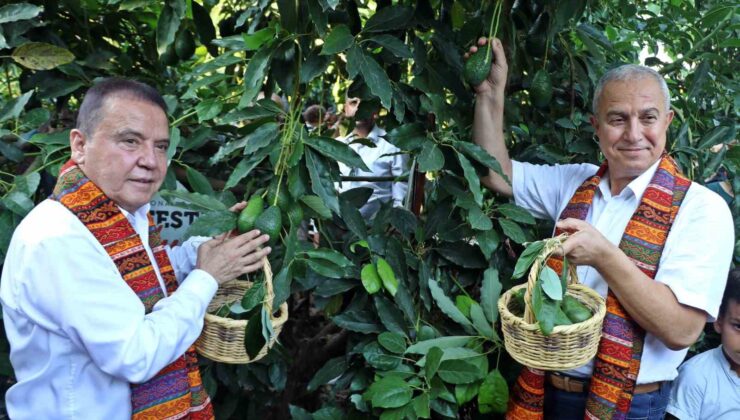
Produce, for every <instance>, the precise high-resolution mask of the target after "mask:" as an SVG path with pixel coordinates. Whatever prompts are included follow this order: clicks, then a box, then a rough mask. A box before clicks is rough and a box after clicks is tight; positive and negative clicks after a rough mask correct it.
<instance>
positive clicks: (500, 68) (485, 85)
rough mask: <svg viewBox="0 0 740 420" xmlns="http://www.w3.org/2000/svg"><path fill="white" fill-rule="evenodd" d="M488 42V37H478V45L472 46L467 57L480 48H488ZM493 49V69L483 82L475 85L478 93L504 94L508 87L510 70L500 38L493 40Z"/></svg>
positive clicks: (474, 87)
mask: <svg viewBox="0 0 740 420" xmlns="http://www.w3.org/2000/svg"><path fill="white" fill-rule="evenodd" d="M486 42H488V38H484V37H481V38H478V46H475V45H473V46H471V47H470V50H469V51H468V53H467V54H465V58H466V59H467V58H468V57H470V55H472V54H473V53H475V52H476V51H478V48H486ZM491 47H492V48H491V51H492V52H493V60H492V63H491V71H490V72H489V73H488V77H487V78H486V79H485V80H484V81H483V82H481V84H479V85H478V86H473V90H475V93H476V94H483V95H491V94H502V95H503V93H504V88H505V87H506V74H507V72H508V64H507V63H506V54H504V46H503V45H502V44H501V41H500V40H499V39H498V38H494V39H493V40H492V41H491Z"/></svg>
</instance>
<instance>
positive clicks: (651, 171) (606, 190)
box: [599, 158, 662, 198]
mask: <svg viewBox="0 0 740 420" xmlns="http://www.w3.org/2000/svg"><path fill="white" fill-rule="evenodd" d="M661 160H662V158H660V159H658V160H657V161H656V162H655V163H653V165H652V166H650V167H649V168H648V169H647V170H646V171H645V172H643V173H642V174H641V175H640V176H638V177H637V178H635V179H633V180H632V181H631V182H630V183H629V184H627V186H626V187H625V188H624V190H622V192H621V193H620V194H619V195H621V194H624V191H629V192H631V193H632V194H633V195H634V196H635V197H642V194H643V193H645V190H646V189H647V186H648V184H650V180H651V179H653V175H655V171H657V170H658V165H660V161H661ZM599 190H600V191H601V194H602V195H603V196H604V197H605V198H610V197H611V196H612V192H611V188H610V187H609V172H608V171H607V173H606V174H605V175H604V176H603V177H601V182H600V183H599Z"/></svg>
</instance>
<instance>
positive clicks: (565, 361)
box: [498, 252, 606, 370]
mask: <svg viewBox="0 0 740 420" xmlns="http://www.w3.org/2000/svg"><path fill="white" fill-rule="evenodd" d="M549 254H550V252H547V253H546V255H547V256H549ZM545 260H546V258H537V260H535V262H534V264H533V265H532V269H531V270H530V272H529V277H528V279H527V283H526V284H521V285H519V286H515V287H512V288H511V289H509V290H508V291H507V292H506V293H504V294H503V295H502V296H501V298H500V299H499V301H498V310H499V314H500V316H501V329H502V331H503V333H504V345H505V346H506V351H507V352H509V354H510V355H511V357H513V358H514V360H516V361H517V362H519V363H521V364H523V365H525V366H528V367H531V368H536V369H542V370H567V369H573V368H576V367H579V366H583V365H584V364H586V363H588V361H589V360H591V359H592V358H593V357H594V356H596V351H597V350H598V346H599V340H600V339H601V324H602V322H603V320H604V316H605V315H606V304H605V302H604V298H602V297H601V295H599V294H598V293H596V292H595V291H594V290H593V289H591V288H589V287H586V286H584V285H582V284H579V283H578V276H577V275H576V271H575V268H574V266H573V265H570V266H569V270H568V287H567V290H566V294H567V295H570V296H572V297H574V298H576V299H577V300H578V301H580V302H581V303H582V304H583V305H585V306H586V307H587V308H588V309H589V310H590V311H591V313H593V314H594V315H593V316H592V317H591V318H589V319H587V320H585V321H583V322H579V323H577V324H572V325H558V326H556V327H555V328H553V330H552V333H550V335H548V336H545V335H543V334H542V332H541V331H540V327H539V325H538V324H537V322H536V321H535V319H534V315H533V314H532V311H531V309H530V306H531V298H530V294H531V290H532V288H533V287H534V285H535V284H536V283H535V282H536V280H537V273H538V272H539V266H540V265H541V264H543V262H544V261H545ZM524 287H526V288H527V291H526V292H525V294H524V301H525V306H526V307H525V311H524V312H525V313H524V317H523V318H522V317H519V316H516V315H514V314H513V313H512V312H511V311H510V310H509V303H510V302H511V297H512V296H513V293H514V291H516V290H518V289H521V288H524Z"/></svg>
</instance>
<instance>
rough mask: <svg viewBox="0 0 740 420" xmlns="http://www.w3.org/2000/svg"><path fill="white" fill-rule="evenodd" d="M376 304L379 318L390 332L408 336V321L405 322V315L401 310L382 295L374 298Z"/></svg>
mask: <svg viewBox="0 0 740 420" xmlns="http://www.w3.org/2000/svg"><path fill="white" fill-rule="evenodd" d="M373 300H374V303H375V309H376V310H377V313H378V318H380V322H381V323H382V324H383V326H384V327H385V328H387V329H388V331H391V332H394V333H397V334H401V335H404V336H405V335H406V321H405V320H404V317H403V313H402V312H401V310H400V309H399V308H398V307H397V306H396V305H394V304H393V302H391V300H389V299H388V298H386V297H385V296H382V295H375V296H374V297H373Z"/></svg>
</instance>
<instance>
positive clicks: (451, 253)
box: [437, 241, 488, 268]
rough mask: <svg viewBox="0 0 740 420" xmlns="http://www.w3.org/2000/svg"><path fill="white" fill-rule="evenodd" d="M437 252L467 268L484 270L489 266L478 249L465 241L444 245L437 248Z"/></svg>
mask: <svg viewBox="0 0 740 420" xmlns="http://www.w3.org/2000/svg"><path fill="white" fill-rule="evenodd" d="M437 252H439V253H440V254H441V255H442V256H443V257H445V259H448V260H450V261H452V262H453V263H455V264H457V265H460V266H463V267H465V268H484V267H487V266H488V263H487V262H486V261H485V260H484V259H483V256H482V255H481V254H480V251H479V250H478V247H474V246H472V245H470V244H468V243H466V242H463V241H458V242H454V243H444V244H442V245H440V246H439V247H438V248H437Z"/></svg>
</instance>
